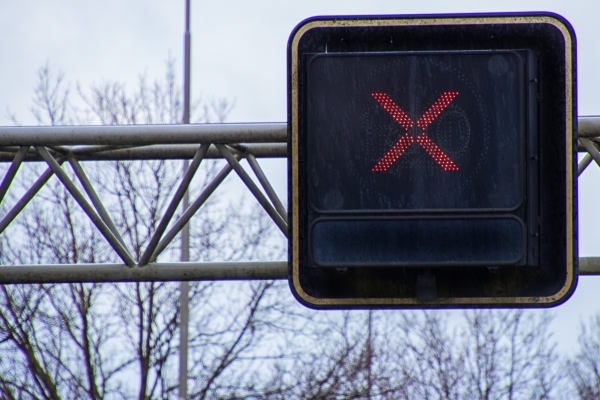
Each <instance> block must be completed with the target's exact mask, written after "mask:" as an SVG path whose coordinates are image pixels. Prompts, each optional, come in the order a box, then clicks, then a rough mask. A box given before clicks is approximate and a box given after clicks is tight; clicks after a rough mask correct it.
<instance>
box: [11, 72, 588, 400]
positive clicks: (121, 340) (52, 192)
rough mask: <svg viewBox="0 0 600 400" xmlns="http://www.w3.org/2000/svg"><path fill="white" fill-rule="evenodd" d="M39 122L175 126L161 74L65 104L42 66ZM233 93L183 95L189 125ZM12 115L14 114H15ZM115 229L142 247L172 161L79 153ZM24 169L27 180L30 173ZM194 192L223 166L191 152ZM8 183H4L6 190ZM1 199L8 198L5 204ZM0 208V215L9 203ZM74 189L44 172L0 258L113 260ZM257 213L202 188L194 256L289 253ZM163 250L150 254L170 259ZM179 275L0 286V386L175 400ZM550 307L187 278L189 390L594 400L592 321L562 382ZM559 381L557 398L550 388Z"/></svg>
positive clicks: (32, 169)
mask: <svg viewBox="0 0 600 400" xmlns="http://www.w3.org/2000/svg"><path fill="white" fill-rule="evenodd" d="M38 79H39V82H38V85H37V86H36V87H35V90H34V99H33V100H34V110H35V111H34V116H35V118H36V120H37V121H38V122H39V123H43V124H58V123H72V122H75V123H102V124H135V123H176V122H178V121H179V118H180V115H181V111H182V109H181V102H180V99H181V93H180V92H179V90H178V89H177V88H178V85H177V84H176V79H175V74H174V73H173V62H172V61H168V62H167V72H166V75H165V76H164V78H163V79H161V80H159V81H156V82H154V83H152V84H150V83H148V79H147V78H146V77H145V76H142V77H141V78H140V80H139V82H138V85H137V86H136V88H135V89H134V90H133V91H129V90H128V89H127V87H126V86H125V85H124V84H122V83H119V82H113V81H106V82H103V83H100V84H98V85H94V86H92V87H91V88H90V89H89V90H86V89H84V88H83V87H82V86H81V85H78V87H77V93H78V95H79V97H78V99H79V100H78V101H77V104H73V103H72V102H71V98H70V94H69V93H70V92H69V85H67V84H66V83H65V81H64V75H63V74H57V75H53V74H52V72H51V71H50V69H49V68H48V66H45V67H43V68H42V69H40V74H39V76H38ZM232 106H233V103H232V102H229V101H227V100H219V99H215V98H207V99H205V100H203V99H199V100H198V101H196V102H195V107H194V110H195V115H196V120H198V121H204V122H210V121H223V120H224V118H225V117H226V115H227V114H228V112H229V111H230V109H231V107H232ZM13 120H15V121H16V118H14V117H13ZM84 164H85V165H84V166H85V168H86V170H87V172H88V174H89V175H90V176H91V177H92V180H93V181H94V184H95V185H96V186H97V187H98V188H99V193H100V194H101V196H102V197H103V201H104V202H105V204H107V206H108V209H109V211H110V214H111V215H112V216H113V218H114V220H115V224H116V225H117V227H118V229H119V230H120V232H121V233H122V236H123V239H124V240H125V241H126V242H127V244H128V245H129V247H130V248H131V249H133V251H134V252H135V253H137V254H136V255H137V256H138V257H139V255H140V254H141V252H142V251H143V249H144V248H145V246H146V244H147V243H148V241H149V239H150V238H151V237H152V235H153V233H154V232H155V230H156V227H157V224H158V221H159V220H160V218H161V216H162V214H163V212H164V210H165V207H166V206H167V204H168V202H169V200H170V198H171V196H172V194H173V192H174V190H175V188H176V186H177V184H178V182H179V176H180V166H179V164H178V163H175V162H169V161H147V162H97V163H89V164H86V163H84ZM28 168H29V169H26V170H25V171H24V173H21V175H20V176H21V181H22V182H24V186H26V184H28V183H30V182H31V180H33V179H35V177H36V176H37V175H36V174H37V173H39V171H38V169H39V166H37V167H36V166H35V165H34V166H28ZM202 168H203V169H202V171H201V173H199V174H198V177H197V178H195V180H194V183H193V187H192V195H193V194H194V193H198V191H200V190H202V189H203V188H204V187H205V186H206V185H207V183H208V182H209V181H210V179H211V178H212V177H214V176H215V175H216V173H217V172H218V170H219V164H218V162H217V161H206V162H203V167H202ZM18 190H19V189H18V188H17V191H18ZM13 201H14V199H13ZM2 207H3V208H2V209H0V213H3V212H5V207H6V204H4V205H3V206H2ZM86 221H87V219H86V218H84V216H83V213H82V211H81V210H80V209H79V206H78V205H77V204H76V203H75V202H74V200H73V199H72V198H71V197H70V195H69V194H68V193H67V192H66V191H65V190H64V188H63V187H62V186H61V185H59V183H58V182H57V181H54V180H51V181H50V182H49V183H48V185H47V186H46V188H45V189H44V191H43V192H42V193H41V194H40V196H38V198H37V200H35V201H34V202H32V204H30V206H29V207H28V208H27V209H26V212H25V213H24V214H23V215H22V217H21V218H20V219H19V220H18V221H17V222H16V223H15V224H13V225H14V226H12V227H11V228H10V229H11V231H10V234H4V235H2V236H0V264H2V265H8V264H29V263H93V262H116V261H117V258H116V256H115V254H114V252H113V250H112V249H111V248H110V246H108V244H107V243H106V242H105V241H104V239H103V238H102V236H101V235H99V234H98V232H97V231H96V229H95V228H94V226H93V225H91V224H90V223H89V222H86ZM281 239H282V238H281V237H279V236H277V233H276V232H275V231H274V229H273V224H272V223H271V221H270V220H269V219H268V217H266V215H265V213H264V212H263V211H262V210H261V209H260V208H258V207H252V206H249V205H248V203H247V202H245V200H244V199H240V200H238V201H237V202H232V201H230V200H228V199H227V198H226V197H225V196H223V195H222V196H221V197H219V195H218V194H217V196H216V197H212V198H211V200H210V201H209V202H208V203H207V204H206V206H205V207H204V208H202V209H200V211H199V212H198V214H197V215H196V216H195V217H194V218H193V219H192V221H191V248H192V254H191V259H193V260H203V261H210V260H223V261H238V260H253V259H274V258H281V257H283V255H284V252H285V248H284V243H283V241H282V240H281ZM177 250H178V249H177V248H176V245H175V246H172V247H169V248H167V250H166V251H165V252H164V254H163V255H161V257H163V258H164V259H168V258H169V257H171V258H176V256H177V255H176V253H177ZM178 299H179V285H177V284H174V283H170V282H164V283H147V282H138V283H131V284H123V283H120V284H71V285H5V286H0V354H1V356H0V397H2V398H8V399H38V398H39V399H46V398H51V399H63V398H64V399H82V398H89V399H109V398H110V399H113V398H117V399H118V398H123V399H130V398H138V399H167V398H175V397H176V389H177V374H176V372H177V352H178V337H179V336H178V331H177V330H178V318H179V315H178V307H177V302H178ZM549 322H550V317H549V314H547V313H540V312H529V311H496V310H476V311H468V312H465V313H463V314H461V315H458V316H457V315H455V316H454V317H452V319H450V318H449V316H448V315H447V314H446V313H443V312H431V311H427V312H398V311H369V310H367V311H342V312H340V311H331V312H314V311H312V310H307V309H304V308H302V307H301V306H299V305H297V304H296V303H295V301H294V300H293V299H292V297H291V296H289V292H288V289H287V287H286V285H285V283H284V282H279V283H276V282H270V281H265V282H252V283H248V282H246V283H206V282H193V283H191V284H190V359H191V363H190V364H191V366H190V371H189V377H190V378H189V380H190V382H189V385H188V386H189V388H190V393H191V395H190V397H191V398H194V399H213V398H219V399H220V398H232V399H233V398H235V399H238V398H253V399H254V398H265V399H413V398H427V399H550V398H556V397H558V396H560V395H563V396H564V397H566V398H574V397H575V396H579V398H581V399H595V398H598V397H599V396H600V374H599V373H598V371H599V370H600V357H598V354H600V340H599V339H598V338H599V337H600V336H598V332H600V317H599V316H597V317H596V318H595V319H594V320H593V321H592V322H591V323H590V324H589V326H584V327H583V328H582V335H581V339H580V352H579V353H578V354H577V355H576V358H574V359H573V360H571V361H569V363H568V366H569V368H568V370H569V374H568V377H569V380H570V382H573V385H568V384H566V383H568V382H566V380H564V377H563V372H562V371H563V370H564V369H562V368H560V363H561V362H562V361H561V360H560V359H559V358H558V356H557V353H556V349H555V344H554V343H553V341H552V337H551V333H550V331H549ZM561 389H564V392H560V390H561Z"/></svg>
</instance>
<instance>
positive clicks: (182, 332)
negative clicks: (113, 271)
mask: <svg viewBox="0 0 600 400" xmlns="http://www.w3.org/2000/svg"><path fill="white" fill-rule="evenodd" d="M190 39H191V37H190V0H186V1H185V34H184V39H183V40H184V61H183V65H184V66H183V80H184V82H183V123H184V124H189V123H190ZM188 166H189V165H188V160H184V161H183V175H185V173H186V171H187V169H188ZM188 203H189V193H188V192H187V190H186V192H185V194H184V195H183V201H182V206H183V209H184V210H186V209H187V208H188ZM189 260H190V227H189V224H185V226H184V227H183V229H182V231H181V261H183V262H185V261H189ZM180 285H181V287H180V290H181V294H180V297H179V398H180V399H187V378H188V325H189V308H188V306H189V283H188V282H181V283H180Z"/></svg>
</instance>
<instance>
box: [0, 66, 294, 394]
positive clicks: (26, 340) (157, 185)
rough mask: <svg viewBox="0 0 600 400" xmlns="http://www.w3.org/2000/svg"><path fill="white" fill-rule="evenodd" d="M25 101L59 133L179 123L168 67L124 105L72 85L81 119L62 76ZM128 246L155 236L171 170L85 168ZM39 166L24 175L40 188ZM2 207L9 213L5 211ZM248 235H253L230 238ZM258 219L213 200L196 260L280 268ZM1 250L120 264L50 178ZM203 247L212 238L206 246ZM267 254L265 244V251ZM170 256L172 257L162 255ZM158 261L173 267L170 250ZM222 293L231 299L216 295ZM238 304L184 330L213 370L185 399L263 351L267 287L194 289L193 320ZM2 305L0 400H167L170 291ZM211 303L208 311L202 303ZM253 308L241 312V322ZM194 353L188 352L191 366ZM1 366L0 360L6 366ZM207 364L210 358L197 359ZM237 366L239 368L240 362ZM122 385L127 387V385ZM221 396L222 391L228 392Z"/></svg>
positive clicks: (102, 92) (100, 290) (173, 306)
mask: <svg viewBox="0 0 600 400" xmlns="http://www.w3.org/2000/svg"><path fill="white" fill-rule="evenodd" d="M38 78H39V83H38V85H37V86H36V89H35V92H34V116H35V117H36V119H37V120H38V122H39V123H47V124H60V123H66V122H72V121H75V122H86V123H92V122H100V123H103V124H122V123H129V124H132V123H140V122H142V123H175V122H178V121H179V119H180V115H181V102H180V98H181V93H180V92H179V90H178V89H177V85H176V84H175V75H174V73H173V63H172V61H169V62H168V63H167V73H166V75H165V78H164V79H163V80H162V81H157V82H155V83H154V84H152V85H150V84H148V83H147V79H146V78H145V77H142V78H140V81H139V83H138V87H137V89H136V90H135V91H134V92H133V93H130V92H128V91H127V90H126V87H125V85H123V84H120V83H117V82H110V81H109V82H104V83H102V84H100V85H97V86H93V87H92V88H91V89H90V90H89V93H88V92H86V91H85V90H83V89H82V88H81V86H79V87H78V92H79V95H80V99H81V101H80V102H79V104H80V108H77V107H75V106H74V105H73V104H72V103H71V101H70V98H69V90H68V86H65V83H64V75H63V74H60V73H59V74H58V75H56V76H55V75H53V74H52V72H51V71H50V69H49V68H48V67H47V66H45V67H43V68H42V69H40V73H39V76H38ZM231 105H232V103H230V102H228V101H227V100H213V102H212V103H208V104H207V103H205V102H202V101H201V100H200V101H198V102H196V107H195V109H196V111H197V113H196V114H197V115H199V118H202V119H203V120H204V121H208V120H210V119H211V118H215V119H216V120H222V119H224V118H225V117H226V114H227V113H228V112H229V110H230V109H231ZM86 169H88V173H89V174H90V175H91V176H92V177H93V180H94V182H95V183H96V184H97V185H98V187H99V188H100V191H99V192H100V194H101V196H102V197H103V201H104V202H105V204H108V208H109V211H110V213H111V215H112V216H113V218H114V219H115V223H116V225H117V226H118V228H119V229H120V231H121V232H122V233H123V237H124V240H126V241H127V242H128V244H129V245H130V248H131V249H133V250H134V251H135V252H136V253H137V255H138V256H139V255H140V254H141V251H142V249H143V248H144V247H145V245H146V244H147V242H148V240H149V239H150V237H151V236H152V234H153V233H154V231H155V229H156V226H157V224H158V221H159V219H160V217H161V216H162V213H163V212H164V209H165V207H166V205H167V204H168V201H169V200H170V197H171V196H172V194H173V192H174V189H175V186H176V184H177V183H178V178H179V175H180V174H179V166H178V165H175V163H174V162H168V161H150V162H101V163H95V164H93V165H90V166H86ZM36 170H37V168H36V167H35V166H34V167H32V168H31V169H30V170H29V171H24V172H25V173H22V174H23V175H24V176H22V178H21V179H22V180H24V181H27V180H31V179H33V178H34V177H35V176H36ZM217 171H218V170H217V162H215V161H208V162H205V163H204V167H203V171H202V173H199V177H198V179H195V182H194V187H193V190H194V191H198V190H202V188H203V187H204V186H205V185H206V184H207V182H209V180H210V179H211V177H213V176H214V175H215V174H216V172H217ZM4 206H6V205H4ZM249 220H252V221H253V222H254V223H253V224H252V227H251V228H246V229H238V230H235V234H234V231H233V230H234V229H236V228H239V227H240V226H246V225H248V221H249ZM267 220H268V217H266V214H265V213H264V212H262V211H261V210H259V209H258V207H251V206H246V205H245V206H243V207H240V206H239V204H236V205H235V206H234V205H231V206H227V201H225V200H224V198H222V197H221V198H219V197H218V196H217V197H213V198H212V200H211V201H209V202H208V204H206V205H205V206H204V208H203V209H201V211H200V212H199V214H198V215H197V216H196V217H195V218H194V219H192V221H191V230H192V247H193V248H194V253H193V257H195V259H202V260H214V259H221V260H224V261H228V260H240V259H243V260H249V259H253V257H256V256H259V255H262V254H264V253H270V255H272V256H276V257H277V256H279V257H280V256H281V255H282V254H283V253H282V251H283V250H282V246H281V240H279V241H275V243H274V242H273V240H274V239H273V232H274V231H273V229H272V226H271V224H270V223H268V222H267ZM13 225H14V226H13V227H11V234H9V235H7V234H5V235H3V236H2V238H1V239H0V246H1V247H0V248H1V249H2V252H1V254H0V263H1V264H4V265H7V264H9V265H10V264H24V263H91V262H110V261H116V258H115V254H114V253H113V252H112V250H111V249H110V247H108V245H107V244H106V243H105V242H104V240H103V238H102V237H101V236H100V235H99V234H98V232H97V231H96V230H95V228H94V227H93V225H91V224H90V223H89V222H87V219H86V218H85V217H84V215H83V213H82V211H81V210H80V209H79V206H78V205H77V204H76V203H75V202H74V201H73V200H72V199H71V197H70V196H69V195H68V193H66V191H65V190H64V189H63V188H62V187H61V186H60V184H59V183H58V182H57V181H55V180H51V181H50V182H49V183H48V184H47V187H46V188H45V190H44V191H43V193H42V194H41V195H40V196H38V198H37V199H36V200H35V201H34V202H33V203H32V204H31V205H30V206H29V207H28V208H27V209H26V212H25V213H24V215H23V216H22V217H21V218H20V219H19V220H18V222H17V223H15V224H13ZM209 238H210V239H209ZM274 244H275V246H273V245H274ZM171 250H172V249H171ZM164 257H169V249H167V253H166V254H165V255H164ZM226 286H229V288H226ZM232 286H234V287H235V288H233V290H234V291H235V292H236V293H237V296H238V297H239V302H238V304H236V305H233V304H232V307H231V309H230V311H231V312H230V313H229V314H224V313H223V311H224V309H225V310H227V309H229V308H228V304H226V303H225V307H224V304H223V303H221V304H220V311H221V312H220V314H219V317H220V318H221V320H222V322H223V326H221V328H220V329H219V330H217V331H215V330H213V329H212V326H213V325H211V324H208V323H207V321H203V322H202V323H197V324H196V325H195V328H197V331H193V330H192V334H193V335H194V336H193V338H192V349H195V350H193V351H197V352H198V353H205V354H213V355H214V356H215V357H214V359H213V362H211V363H206V364H205V365H203V368H197V369H196V372H195V373H192V374H191V376H190V379H191V380H192V381H194V382H196V383H199V382H204V384H203V385H200V384H198V385H196V387H197V394H196V395H195V397H198V398H199V397H214V393H216V391H217V390H220V388H222V387H224V383H223V382H224V381H223V378H222V377H225V376H228V377H230V376H232V374H234V375H235V374H238V375H240V378H239V379H238V381H239V382H240V383H241V382H242V381H243V382H246V383H247V382H249V380H248V379H247V378H246V377H243V376H241V375H243V374H240V372H239V370H238V372H235V373H234V372H230V370H233V369H235V367H236V363H238V362H239V360H241V359H243V358H244V357H246V355H249V359H251V358H252V357H253V356H252V355H251V353H252V351H253V350H254V348H256V347H257V346H258V345H259V342H260V336H259V335H257V333H258V332H260V331H261V329H264V328H263V325H265V323H266V322H265V321H266V320H265V317H267V316H271V314H269V313H265V311H264V309H265V308H269V307H272V302H273V299H276V297H274V298H271V303H269V304H268V302H267V301H266V300H265V299H266V298H268V297H269V296H268V294H269V291H270V290H271V287H272V284H271V283H268V282H267V283H262V284H259V285H258V286H257V285H253V284H248V283H238V284H233V285H232V284H230V285H223V284H207V283H194V284H192V285H191V290H190V298H191V310H190V311H191V313H192V314H194V315H202V314H204V315H206V314H208V315H210V314H211V313H214V311H211V310H213V309H214V306H215V305H214V302H215V300H214V298H215V297H220V298H221V300H223V297H222V296H223V295H224V294H225V293H226V292H227V291H228V290H227V289H229V290H232ZM1 289H2V290H1V293H0V307H1V311H0V352H2V354H3V357H1V361H0V396H1V397H6V398H57V399H58V398H73V399H80V398H90V399H100V398H139V399H146V398H169V397H173V396H174V393H175V392H174V390H175V388H176V383H177V376H176V373H174V372H175V371H176V368H173V366H174V365H176V356H177V344H178V343H177V341H178V334H177V329H178V318H179V315H178V307H177V301H178V298H179V293H178V285H176V284H174V283H168V282H166V283H143V282H140V283H133V284H103V285H101V284H73V285H6V286H2V287H1ZM211 303H212V304H211ZM247 310H250V312H246V311H247ZM194 354H195V353H192V357H194ZM4 355H6V356H4ZM202 359H203V360H205V359H206V357H203V358H202ZM244 362H246V360H244ZM132 377H137V378H136V379H134V380H132V379H131V378H132ZM225 386H227V385H225Z"/></svg>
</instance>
